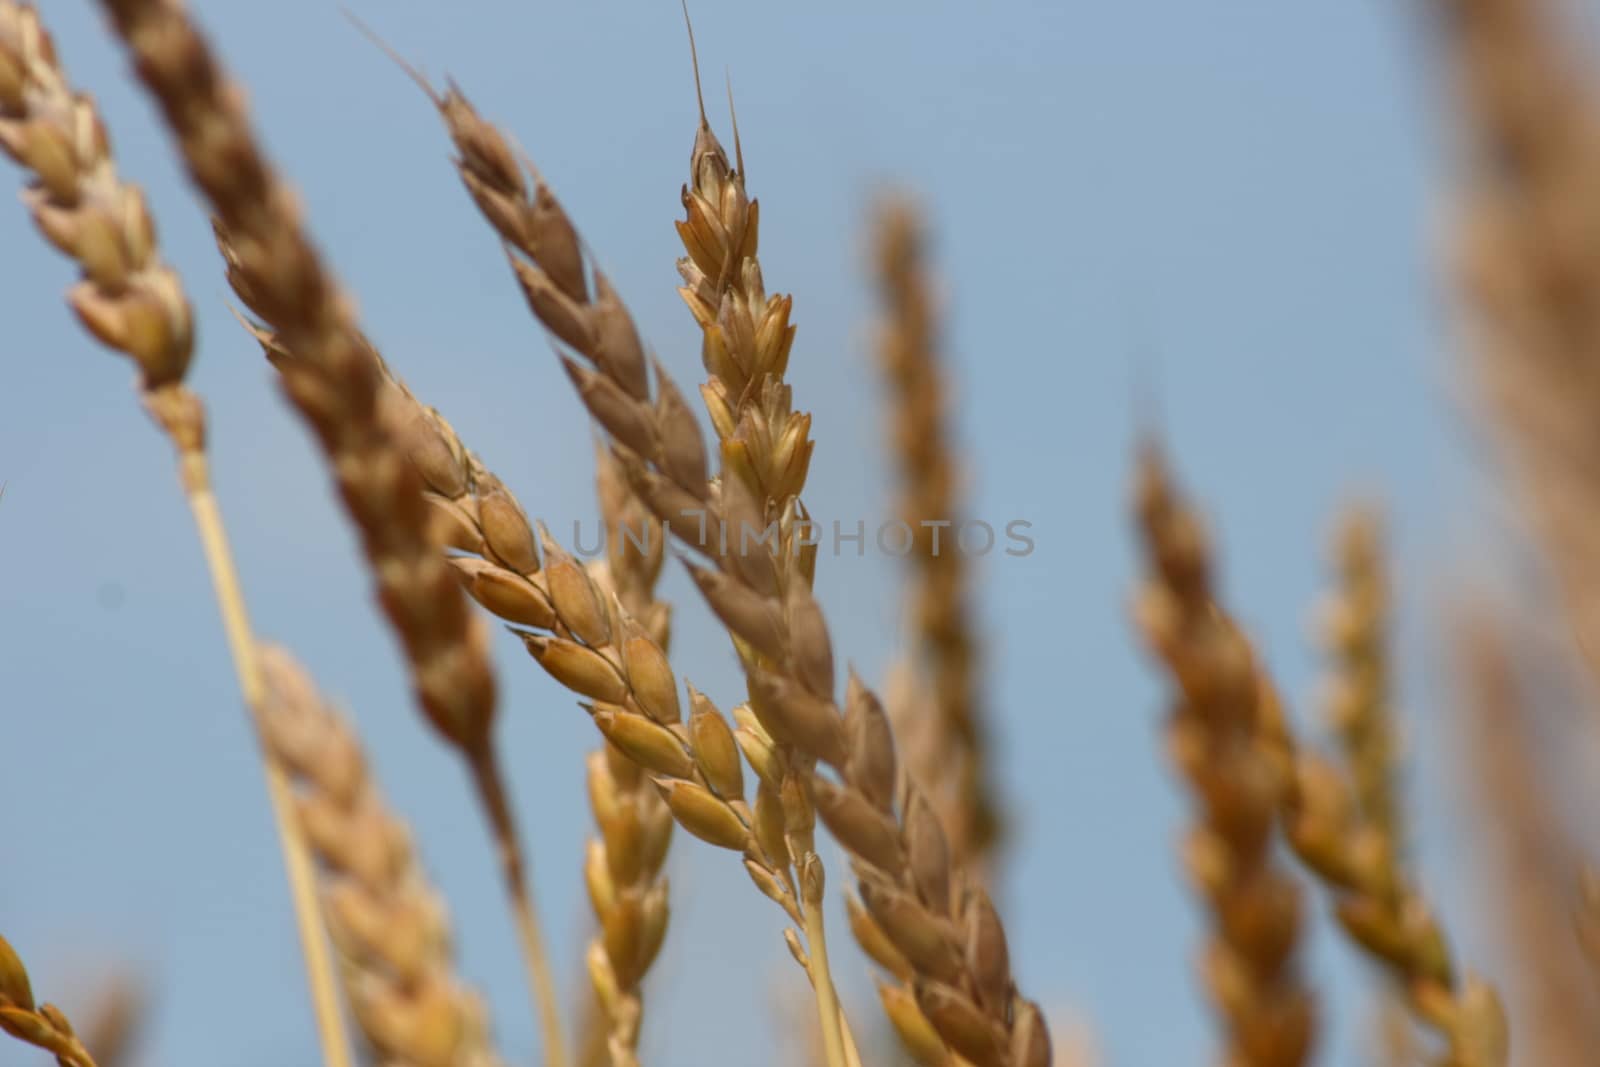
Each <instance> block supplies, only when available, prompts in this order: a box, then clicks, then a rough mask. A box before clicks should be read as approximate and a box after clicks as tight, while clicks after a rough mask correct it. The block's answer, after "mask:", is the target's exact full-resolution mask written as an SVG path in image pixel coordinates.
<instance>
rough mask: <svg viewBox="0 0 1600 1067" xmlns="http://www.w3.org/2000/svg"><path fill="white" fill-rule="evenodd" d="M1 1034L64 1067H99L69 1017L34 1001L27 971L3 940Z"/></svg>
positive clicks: (0, 959)
mask: <svg viewBox="0 0 1600 1067" xmlns="http://www.w3.org/2000/svg"><path fill="white" fill-rule="evenodd" d="M0 1030H4V1031H5V1032H6V1033H8V1034H10V1035H11V1036H12V1037H14V1038H16V1039H17V1040H18V1041H21V1042H23V1043H24V1044H27V1045H32V1046H34V1047H35V1048H40V1049H43V1050H44V1051H46V1052H48V1053H50V1054H51V1055H53V1056H55V1058H56V1062H57V1063H59V1064H61V1067H96V1064H95V1061H94V1057H93V1056H91V1055H90V1054H89V1050H88V1049H87V1048H85V1047H84V1046H83V1042H82V1041H81V1040H79V1038H78V1035H77V1034H76V1033H75V1032H73V1029H72V1023H71V1021H69V1020H68V1019H67V1016H66V1014H65V1013H64V1012H62V1010H61V1009H60V1008H58V1007H56V1006H55V1005H54V1004H39V1003H36V1002H35V1001H34V999H33V986H32V984H31V983H30V982H29V981H28V969H27V968H26V967H24V966H23V964H22V959H21V957H19V956H18V955H17V951H16V949H14V948H12V947H11V943H10V942H8V941H7V940H6V939H5V938H4V937H0Z"/></svg>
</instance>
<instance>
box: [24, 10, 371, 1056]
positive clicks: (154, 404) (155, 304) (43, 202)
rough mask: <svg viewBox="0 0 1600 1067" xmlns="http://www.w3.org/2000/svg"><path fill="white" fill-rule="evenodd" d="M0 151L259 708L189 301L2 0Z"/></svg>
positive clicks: (282, 808) (49, 67)
mask: <svg viewBox="0 0 1600 1067" xmlns="http://www.w3.org/2000/svg"><path fill="white" fill-rule="evenodd" d="M0 150H4V151H5V152H6V153H7V154H8V155H10V156H11V157H12V158H13V159H15V160H16V161H17V162H18V163H20V164H21V165H22V166H23V167H24V168H26V169H27V170H28V171H30V172H31V173H32V174H33V175H34V181H33V183H32V184H31V185H30V186H29V188H28V189H27V191H26V192H25V193H24V196H23V200H24V202H25V203H26V204H27V205H28V208H29V211H30V213H31V214H32V215H33V218H34V221H35V223H36V224H37V225H38V227H39V230H40V232H41V233H42V234H44V235H45V237H46V238H47V239H48V240H49V241H50V242H51V243H52V244H53V245H55V247H57V248H58V249H60V250H61V251H62V252H64V253H66V254H67V255H69V256H71V257H72V258H73V259H74V260H75V261H76V262H77V263H78V264H79V265H80V266H81V268H82V271H83V277H82V280H80V281H79V283H78V284H77V285H76V286H74V287H73V288H72V290H71V291H70V293H69V297H68V299H69V302H70V304H71V305H72V307H73V309H74V310H75V311H76V312H77V313H78V316H79V319H80V320H81V321H82V322H83V324H84V326H85V327H86V328H87V329H88V330H89V331H90V332H91V333H92V334H93V335H94V336H96V337H97V338H99V339H100V341H101V342H103V343H105V344H107V345H109V346H110V347H112V348H113V349H116V350H118V351H121V352H123V353H124V354H126V355H128V356H129V357H130V358H131V359H132V360H133V361H134V363H135V365H136V366H137V367H138V368H139V372H140V390H141V393H142V396H143V400H144V406H145V409H146V411H148V412H149V414H150V415H151V417H152V418H153V419H154V421H155V422H156V424H157V425H158V426H159V427H160V428H161V430H162V432H163V433H165V434H166V436H167V437H168V439H169V440H170V441H171V442H172V445H173V447H174V449H175V450H176V452H177V456H178V475H179V480H180V482H181V483H182V486H183V490H184V495H185V497H186V498H187V500H188V502H189V506H190V509H191V511H192V512H193V514H194V518H195V525H196V529H197V531H198V532H199V534H200V539H201V544H202V547H203V549H204V551H205V556H206V562H207V565H208V567H209V569H210V574H211V581H212V585H213V588H214V590H215V593H216V597H217V603H218V609H219V612H220V614H221V616H222V619H223V623H224V627H225V629H226V630H227V633H228V639H229V645H230V649H231V652H232V655H233V660H234V668H235V672H236V674H237V676H238V680H239V687H240V691H241V693H242V695H243V697H244V700H245V703H246V705H247V706H249V707H250V708H251V709H254V708H255V707H256V706H257V705H258V703H259V700H260V698H261V683H260V678H259V676H258V673H257V670H256V665H255V638H254V637H253V635H252V633H251V629H250V624H249V621H248V618H247V617H246V614H245V608H244V600H243V597H242V595H241V594H240V592H239V581H238V575H237V573H236V572H235V570H234V567H233V561H232V553H231V551H230V549H229V547H228V541H227V536H226V532H225V531H224V529H223V525H222V518H221V514H220V511H219V509H218V507H217V504H216V499H215V497H214V495H213V493H212V489H211V477H210V467H209V461H208V459H207V455H206V417H205V406H204V403H203V402H202V401H201V399H200V397H199V396H198V395H196V394H195V393H194V392H193V391H192V390H190V389H189V388H188V387H187V386H186V385H185V384H184V381H183V379H184V375H185V373H186V372H187V370H188V367H189V362H190V358H191V356H192V354H193V347H194V328H193V322H192V317H191V313H190V308H189V301H188V298H187V296H186V295H185V293H184V289H183V284H182V282H181V280H180V279H179V277H178V275H177V273H176V272H175V271H174V270H172V268H170V267H169V266H167V265H166V264H165V263H164V262H163V261H162V259H161V256H160V250H159V246H158V244H157V240H156V229H155V223H154V222H153V220H152V219H151V218H150V214H149V211H148V209H147V208H146V206H145V202H144V197H143V194H142V193H140V191H139V190H138V188H137V187H135V186H133V185H130V184H127V183H125V182H123V181H122V179H121V178H120V177H119V175H118V174H117V170H116V164H115V162H114V160H113V159H112V156H111V143H110V138H109V137H108V136H107V134H106V130H105V127H104V124H103V123H102V122H101V120H100V116H99V113H98V111H97V110H96V108H95V106H94V103H93V101H91V100H90V99H89V98H88V97H87V96H85V95H82V94H78V93H74V92H73V91H72V88H71V86H70V85H69V84H68V81H67V78H66V75H65V73H64V71H63V70H62V69H61V66H60V63H59V61H58V59H57V57H56V53H55V46H54V43H53V42H52V41H51V39H50V35H49V34H48V33H47V32H46V30H45V28H44V26H43V25H42V24H41V23H40V21H39V17H38V13H37V11H36V10H35V9H34V8H33V7H32V6H31V5H27V4H18V3H14V2H12V0H0ZM264 769H265V772H266V779H267V792H268V797H269V799H270V801H271V804H272V809H273V818H274V822H275V824H276V827H277V831H278V836H279V842H280V847H281V849H282V851H283V854H284V865H285V868H286V872H287V874H288V878H289V885H290V892H291V896H292V897H293V900H294V907H295V918H296V924H297V928H298V933H299V937H300V943H301V950H302V952H303V954H304V956H305V960H306V968H307V971H308V977H309V980H310V988H311V998H312V1006H313V1011H314V1013H315V1016H316V1020H317V1028H318V1032H319V1038H320V1040H321V1043H322V1050H323V1059H324V1061H325V1062H326V1063H327V1064H328V1067H346V1065H348V1063H349V1052H348V1044H349V1042H348V1040H347V1039H346V1037H345V1032H344V1021H343V1018H342V1016H341V1014H340V1011H339V1007H338V1004H337V999H336V996H335V994H334V991H333V980H332V969H331V966H330V964H329V962H328V959H327V950H326V946H325V945H324V942H323V937H322V932H321V919H320V916H319V915H318V909H317V904H316V898H315V895H314V891H313V887H312V885H311V881H310V877H309V870H308V859H307V853H306V846H305V843H304V842H303V841H302V840H301V839H300V838H299V835H298V834H297V833H296V831H295V828H294V826H293V825H292V822H291V820H290V818H289V813H288V808H287V793H286V788H285V784H284V780H283V774H282V771H281V769H280V768H278V767H277V766H276V765H275V764H274V763H273V761H272V759H271V757H270V755H268V756H266V758H265V768H264Z"/></svg>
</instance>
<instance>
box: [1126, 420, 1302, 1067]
mask: <svg viewBox="0 0 1600 1067" xmlns="http://www.w3.org/2000/svg"><path fill="white" fill-rule="evenodd" d="M1134 513H1135V523H1136V526H1137V529H1138V532H1139V537H1140V543H1141V548H1142V550H1143V554H1144V559H1145V567H1146V571H1147V575H1146V577H1145V579H1144V583H1143V586H1142V588H1141V589H1140V590H1139V593H1138V597H1137V599H1136V601H1135V611H1134V616H1135V622H1136V624H1137V626H1138V629H1139V631H1140V633H1141V635H1142V636H1143V638H1144V640H1145V642H1146V643H1147V644H1148V645H1149V647H1150V649H1151V651H1152V652H1153V653H1154V654H1155V656H1156V657H1157V658H1158V659H1159V660H1160V662H1161V663H1162V665H1163V666H1164V667H1165V668H1166V670H1167V673H1168V675H1169V676H1170V681H1171V687H1172V690H1173V697H1172V712H1171V716H1170V718H1169V720H1168V725H1167V735H1168V751H1169V752H1170V754H1171V757H1172V759H1173V762H1174V764H1175V767H1176V769H1177V771H1178V773H1179V774H1180V775H1181V776H1182V777H1183V779H1184V781H1185V783H1186V784H1187V785H1188V786H1189V789H1190V791H1191V793H1192V795H1193V803H1194V806H1195V809H1196V811H1195V822H1194V826H1193V828H1192V830H1191V831H1190V834H1189V837H1188V839H1187V841H1186V842H1185V848H1184V861H1185V866H1186V868H1187V872H1188V874H1189V877H1190V879H1191V880H1192V881H1193V883H1194V886H1195V889H1196V891H1197V892H1198V893H1199V894H1200V896H1201V897H1202V899H1203V902H1204V904H1205V907H1206V909H1207V911H1208V913H1209V918H1210V922H1211V930H1210V933H1209V940H1208V943H1207V945H1206V950H1205V957H1204V976H1205V983H1206V988H1207V990H1208V992H1209V993H1210V995H1211V998H1212V1001H1213V1005H1214V1008H1215V1010H1216V1012H1217V1014H1218V1015H1219V1016H1220V1017H1221V1021H1222V1028H1223V1044H1224V1054H1223V1060H1224V1061H1225V1062H1227V1063H1232V1064H1239V1065H1241V1067H1298V1065H1301V1064H1305V1063H1308V1062H1309V1061H1310V1058H1311V1052H1312V1045H1313V1036H1314V1033H1315V1015H1316V1012H1315V1005H1314V1002H1313V1000H1312V997H1311V994H1310V993H1309V992H1308V991H1307V990H1306V988H1305V986H1304V984H1303V983H1302V981H1301V978H1300V965H1299V959H1298V957H1299V945H1300V940H1301V937H1302V930H1301V928H1302V915H1301V912H1302V910H1303V906H1302V903H1301V892H1300V887H1299V885H1298V884H1297V883H1296V882H1295V880H1294V879H1293V878H1292V877H1291V876H1290V875H1289V873H1288V872H1287V871H1285V870H1284V869H1283V867H1282V866H1281V865H1280V864H1279V863H1278V862H1277V860H1276V858H1275V856H1274V853H1273V848H1272V845H1273V840H1272V829H1273V823H1274V821H1275V819H1276V817H1277V808H1278V803H1279V798H1280V795H1281V794H1282V792H1283V791H1284V789H1285V781H1284V777H1285V771H1284V768H1283V765H1282V762H1281V760H1279V759H1277V758H1275V752H1274V747H1273V743H1272V741H1273V736H1274V731H1275V728H1276V722H1275V717H1274V713H1275V710H1276V707H1275V705H1274V704H1273V703H1272V694H1271V691H1270V687H1269V686H1267V685H1266V684H1265V683H1264V676H1263V675H1262V674H1261V672H1260V670H1259V668H1258V665H1257V663H1256V657H1255V651H1254V650H1253V649H1252V648H1251V645H1250V642H1249V640H1248V639H1247V638H1246V637H1245V635H1244V634H1243V633H1242V632H1241V631H1240V630H1239V628H1238V626H1237V625H1236V624H1235V623H1234V622H1233V620H1232V619H1231V618H1230V617H1229V616H1228V615H1227V614H1226V612H1225V611H1224V610H1223V608H1222V607H1221V605H1220V604H1219V603H1218V601H1217V599H1216V594H1215V591H1214V588H1213V578H1212V561H1211V553H1210V549H1209V546H1208V544H1207V539H1206V536H1205V532H1204V529H1203V527H1202V525H1201V522H1200V518H1199V516H1198V515H1196V514H1195V512H1194V511H1193V510H1192V509H1191V508H1190V507H1189V505H1188V502H1187V501H1186V500H1184V499H1183V497H1182V496H1180V495H1179V493H1178V490H1177V487H1176V486H1175V485H1174V483H1173V480H1172V476H1171V473H1170V472H1169V470H1168V468H1167V463H1166V459H1165V457H1164V456H1163V454H1162V452H1161V450H1160V449H1159V448H1158V447H1156V446H1155V445H1154V444H1153V443H1147V444H1146V445H1145V446H1144V447H1143V448H1142V450H1141V452H1140V455H1139V465H1138V474H1137V480H1136V483H1135V490H1134ZM1244 916H1249V917H1250V919H1249V921H1248V922H1245V921H1242V919H1243V917H1244Z"/></svg>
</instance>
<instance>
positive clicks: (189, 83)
mask: <svg viewBox="0 0 1600 1067" xmlns="http://www.w3.org/2000/svg"><path fill="white" fill-rule="evenodd" d="M103 6H104V7H105V8H106V10H107V11H108V13H109V14H110V15H111V19H112V23H113V25H114V26H115V28H116V30H117V32H118V34H119V35H120V36H121V37H122V39H123V41H124V43H125V44H126V45H127V47H128V49H129V51H130V52H131V53H132V56H133V58H134V62H135V68H136V69H137V71H138V73H139V76H140V78H141V80H142V81H143V82H144V83H145V86H146V88H148V89H149V90H150V92H151V94H152V95H153V96H154V97H155V98H156V101H157V103H158V104H159V105H160V108H161V111H162V113H163V115H164V117H165V118H166V120H167V124H168V125H169V127H171V129H172V131H173V133H174V134H175V135H176V137H177V140H178V144H179V148H180V150H181V154H182V157H183V160H184V162H185V164H186V165H187V169H188V171H189V175H190V177H191V178H192V179H193V181H194V182H195V184H196V185H198V186H199V187H200V189H201V191H202V192H203V193H204V194H205V196H206V199H207V201H208V202H209V204H210V206H211V208H212V210H213V212H214V213H215V223H216V226H217V229H218V232H219V234H220V235H221V237H222V239H223V240H224V242H225V244H226V246H227V248H228V250H229V253H230V256H229V271H228V275H229V281H230V283H231V284H232V285H233V287H234V290H235V292H237V293H238V294H239V295H240V297H241V299H243V300H244V301H245V303H246V304H247V305H248V306H249V307H250V309H251V310H252V311H253V312H255V313H256V314H257V315H258V316H260V318H261V319H262V320H263V321H264V322H265V323H266V324H267V325H268V326H270V327H271V328H272V330H274V331H275V332H276V334H277V337H278V339H279V341H280V342H281V346H282V351H284V352H286V353H288V358H285V359H281V360H279V361H278V362H277V364H276V365H277V367H278V370H279V371H280V373H281V375H282V378H283V382H284V386H285V391H286V393H287V394H288V396H289V398H290V400H291V401H292V402H293V403H294V405H295V407H296V408H297V409H298V410H299V411H300V413H301V415H302V416H303V417H304V418H305V419H306V421H307V423H308V424H309V425H310V426H311V427H312V429H313V431H314V432H315V436H316V438H317V440H318V443H319V444H320V446H321V447H322V450H323V453H324V456H325V458H326V460H327V462H328V465H329V467H330V469H331V470H332V471H333V472H334V473H335V477H336V480H337V483H338V486H339V490H340V495H341V497H342V499H343V501H344V504H345V507H346V510H347V511H348V512H349V514H350V517H351V519H352V520H353V521H354V522H355V525H356V527H357V528H358V530H359V531H360V533H361V540H362V545H363V548H364V550H365V552H366V555H367V558H368V562H369V565H370V570H371V572H372V575H373V577H374V578H375V579H376V581H377V585H378V599H379V602H380V603H381V604H382V606H383V608H384V611H385V613H386V614H387V615H388V617H389V620H390V623H391V625H392V627H393V628H394V630H395V633H396V634H397V636H398V637H399V638H400V641H401V644H402V645H403V646H404V648H405V651H406V655H407V658H408V660H409V663H410V667H411V676H412V684H413V687H414V689H415V690H416V693H417V698H418V701H419V703H420V705H421V707H422V709H423V711H424V712H425V714H426V715H427V717H428V719H429V721H430V722H431V723H432V724H433V725H434V727H435V728H436V729H437V730H438V731H439V733H440V734H441V736H443V737H444V738H445V739H446V740H447V741H448V742H449V743H451V744H452V745H453V746H455V747H456V748H457V749H458V750H459V751H460V753H461V754H462V756H463V758H464V759H465V760H466V763H467V766H468V768H469V770H470V772H471V775H472V779H473V783H474V785H475V787H476V789H477V792H478V797H479V800H480V803H481V805H482V807H483V810H484V813H485V816H486V818H487V819H488V821H489V824H490V827H491V830H492V831H493V833H494V837H495V843H496V847H497V850H498V852H499V858H500V866H501V872H502V876H503V878H504V880H505V883H506V888H507V892H508V894H509V896H510V903H511V908H512V917H513V920H514V922H515V926H516V930H517V935H518V940H519V942H520V944H521V947H522V952H523V956H524V959H525V962H526V966H527V969H528V972H529V974H528V977H529V985H530V987H531V989H532V992H533V995H534V999H535V1005H536V1011H537V1014H538V1017H539V1020H540V1024H541V1028H542V1030H543V1033H544V1040H545V1050H546V1060H547V1062H548V1063H549V1064H550V1065H551V1067H565V1065H566V1062H567V1056H566V1050H565V1043H564V1041H563V1038H562V1034H561V1029H562V1027H561V1011H560V1004H559V1000H558V997H557V993H556V989H555V983H554V980H553V977H552V974H551V970H550V964H549V960H548V957H547V954H546V951H545V948H544V938H543V934H542V932H541V930H540V928H539V923H538V919H537V915H536V912H535V909H534V906H533V899H532V887H531V885H530V884H529V879H528V875H527V863H526V859H525V857H524V855H523V852H522V847H521V843H520V840H519V839H518V836H517V831H516V822H515V817H514V815H513V814H512V810H511V806H510V802H509V799H508V797H507V793H506V789H505V784H504V778H503V775H502V772H501V770H500V765H499V758H498V753H497V749H496V747H495V744H494V739H493V729H492V727H493V720H494V710H495V682H494V675H493V672H492V670H491V669H490V665H489V656H488V644H489V637H488V629H487V627H485V626H484V625H483V623H482V621H481V620H480V619H478V618H477V617H476V616H474V615H473V614H472V612H471V611H470V610H469V609H468V606H467V602H466V598H465V597H464V596H463V595H462V593H461V591H460V588H459V587H458V585H457V583H456V582H455V581H454V578H453V575H452V573H451V570H450V568H449V567H448V565H447V564H446V563H445V562H444V560H443V559H442V558H441V556H440V554H439V552H438V550H437V545H436V543H435V541H434V539H433V531H432V528H431V526H430V516H429V511H428V508H427V506H426V505H425V504H424V502H423V499H422V493H421V483H420V479H419V478H418V475H417V473H416V471H415V469H414V468H413V467H412V465H411V464H410V463H408V462H407V461H406V457H405V455H404V453H403V451H402V449H401V447H400V446H399V444H398V443H397V442H396V440H395V432H396V431H395V427H394V426H393V424H392V420H391V418H390V415H389V411H388V405H387V404H386V403H385V399H384V398H385V395H386V393H385V384H386V383H385V379H384V375H383V368H382V366H381V363H380V361H379V360H378V358H377V356H376V353H375V352H373V350H372V349H371V347H370V346H369V345H368V344H367V343H366V340H365V338H364V337H363V336H362V334H361V331H360V330H359V328H358V326H357V324H356V321H355V316H354V313H353V311H352V309H351V307H350V305H349V303H348V300H347V298H346V297H345V295H344V294H343V292H342V291H341V290H340V289H339V287H338V284H337V282H336V281H335V280H334V278H333V276H332V274H331V273H330V272H329V271H328V270H327V268H326V267H325V266H324V265H323V263H322V261H321V259H320V257H319V256H318V254H317V252H316V249H315V248H314V246H313V245H312V243H311V240H310V237H309V235H308V233H307V232H306V229H305V227H304V225H303V224H302V221H301V218H300V212H299V210H298V208H297V207H296V206H295V204H294V203H293V200H292V198H291V195H290V193H289V190H288V188H287V186H286V185H285V184H284V183H283V182H282V180H281V179H280V178H279V177H278V176H277V174H276V173H275V172H274V171H273V170H272V168H271V167H270V166H269V164H268V163H267V161H266V158H265V157H264V155H263V154H262V153H261V151H260V149H259V148H258V147H257V144H256V142H255V138H254V135H253V132H252V131H251V128H250V123H249V120H248V117H247V115H246V113H245V109H244V104H243V100H242V94H241V92H240V90H239V89H238V87H237V86H235V85H233V84H232V83H231V82H230V81H229V80H228V78H227V75H226V73H225V71H224V70H223V68H222V66H221V65H220V63H219V62H218V61H217V59H216V58H215V57H214V56H213V55H212V53H211V51H210V48H209V46H208V45H207V44H206V42H205V40H204V39H203V38H202V37H201V36H200V34H199V32H198V31H197V29H196V28H195V27H194V26H193V24H192V23H191V22H190V21H189V19H188V17H187V15H186V14H185V12H184V10H183V8H182V6H181V4H180V3H179V2H178V0H103Z"/></svg>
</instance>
